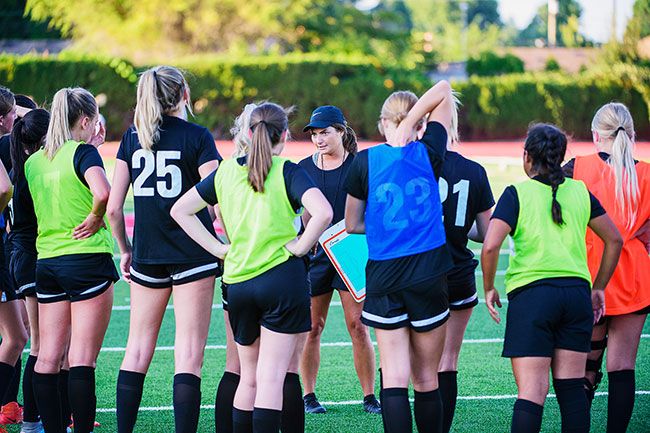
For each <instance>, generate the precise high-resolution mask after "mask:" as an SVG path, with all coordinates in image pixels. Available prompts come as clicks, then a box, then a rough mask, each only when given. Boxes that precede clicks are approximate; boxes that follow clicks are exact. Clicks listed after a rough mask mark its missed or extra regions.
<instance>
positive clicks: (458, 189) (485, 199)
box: [438, 151, 494, 281]
mask: <svg viewBox="0 0 650 433" xmlns="http://www.w3.org/2000/svg"><path fill="white" fill-rule="evenodd" d="M438 182H439V184H440V200H441V201H442V210H443V214H444V220H445V233H446V235H447V244H448V245H449V251H450V252H451V256H452V258H453V259H454V269H452V270H451V271H450V272H449V274H448V275H447V279H448V280H453V281H457V280H458V281H460V280H462V281H465V280H467V279H470V278H471V279H474V270H475V269H476V266H478V261H477V260H475V259H474V253H472V251H471V250H470V249H469V248H467V241H468V239H467V234H468V233H469V231H470V229H471V228H472V225H473V224H474V221H475V220H476V215H478V214H479V213H481V212H485V211H487V210H489V209H490V208H492V206H494V196H493V195H492V189H491V188H490V182H489V180H488V177H487V173H486V172H485V169H484V168H483V167H482V166H481V165H480V164H478V163H477V162H474V161H471V160H469V159H467V158H465V157H463V156H462V155H460V154H459V153H457V152H450V151H447V153H446V154H445V162H444V165H443V166H442V176H441V178H440V180H439V181H438Z"/></svg>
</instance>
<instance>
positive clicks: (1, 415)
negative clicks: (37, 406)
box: [0, 401, 23, 425]
mask: <svg viewBox="0 0 650 433" xmlns="http://www.w3.org/2000/svg"><path fill="white" fill-rule="evenodd" d="M21 422H23V408H22V407H20V405H19V404H18V403H16V402H15V401H12V402H11V403H7V404H5V405H4V406H2V408H1V409H0V424H2V425H9V424H20V423H21Z"/></svg>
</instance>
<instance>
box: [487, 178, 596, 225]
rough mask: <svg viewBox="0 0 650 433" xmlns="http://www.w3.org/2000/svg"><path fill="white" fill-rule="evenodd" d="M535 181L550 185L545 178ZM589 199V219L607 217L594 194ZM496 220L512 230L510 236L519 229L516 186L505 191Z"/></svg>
mask: <svg viewBox="0 0 650 433" xmlns="http://www.w3.org/2000/svg"><path fill="white" fill-rule="evenodd" d="M533 179H534V180H536V181H538V182H542V183H544V184H546V185H549V184H550V183H549V181H548V178H547V177H545V176H541V175H540V176H535V177H534V178H533ZM589 199H590V201H591V213H590V216H589V219H590V220H592V219H594V218H597V217H599V216H601V215H605V213H606V212H605V209H604V208H603V206H602V205H601V204H600V202H599V201H598V199H597V198H596V197H595V196H594V195H593V194H592V193H589ZM548 213H549V218H550V214H551V209H549V210H548ZM494 218H498V219H500V220H502V221H504V222H506V223H507V224H508V225H509V226H510V228H511V229H512V230H511V231H510V234H511V235H512V234H514V232H515V229H516V228H517V221H518V220H519V196H518V195H517V190H516V189H515V187H514V186H512V185H510V186H508V187H506V189H505V190H504V191H503V194H502V195H501V198H499V202H498V203H497V207H496V209H494V213H493V214H492V219H494Z"/></svg>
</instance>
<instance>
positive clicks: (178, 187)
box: [117, 116, 221, 263]
mask: <svg viewBox="0 0 650 433" xmlns="http://www.w3.org/2000/svg"><path fill="white" fill-rule="evenodd" d="M117 158H118V159H121V160H123V161H125V162H126V163H127V165H128V167H129V171H130V174H131V183H132V185H133V199H134V212H135V227H134V234H133V238H134V239H133V244H134V246H133V248H134V258H135V259H137V260H138V261H140V262H142V263H185V262H191V261H194V260H196V259H197V258H202V257H204V256H205V254H206V252H205V251H204V250H203V249H202V248H201V247H199V246H198V244H196V243H195V242H194V241H193V240H191V239H190V238H189V237H188V236H187V234H185V232H184V231H183V230H182V229H181V228H180V227H179V226H178V224H176V222H175V221H174V220H173V219H172V217H171V216H170V214H169V211H170V210H171V207H172V206H173V205H174V203H175V202H176V200H177V199H178V198H179V197H180V196H181V195H183V194H184V193H185V192H187V191H188V190H189V189H191V188H192V187H193V186H194V185H196V184H197V183H198V182H199V181H200V180H201V176H200V174H199V167H200V166H201V165H203V164H205V163H206V162H209V161H213V160H220V159H221V157H220V156H219V154H218V152H217V150H216V148H215V145H214V140H213V138H212V135H211V134H210V132H209V131H208V130H207V129H206V128H204V127H202V126H199V125H196V124H193V123H190V122H186V121H185V120H183V119H180V118H177V117H172V116H163V120H162V123H161V125H160V139H159V140H158V141H157V142H156V143H155V144H154V146H153V149H152V150H151V151H149V150H146V149H143V148H142V147H141V145H140V142H139V141H138V135H137V132H136V130H135V127H131V128H129V129H128V130H127V131H126V133H125V134H124V136H123V137H122V142H121V143H120V149H119V151H118V154H117ZM197 216H198V217H199V219H200V220H201V222H202V223H203V224H204V225H205V226H206V227H207V228H208V229H209V230H210V231H213V228H212V223H211V220H210V217H209V214H208V211H207V209H203V210H202V211H201V212H199V213H198V214H197Z"/></svg>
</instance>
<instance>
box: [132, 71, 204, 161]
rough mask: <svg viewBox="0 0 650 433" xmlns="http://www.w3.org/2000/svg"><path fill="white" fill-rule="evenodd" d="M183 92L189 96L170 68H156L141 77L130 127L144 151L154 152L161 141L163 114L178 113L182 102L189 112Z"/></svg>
mask: <svg viewBox="0 0 650 433" xmlns="http://www.w3.org/2000/svg"><path fill="white" fill-rule="evenodd" d="M186 90H187V93H188V94H189V92H190V88H189V86H188V85H187V81H185V77H184V76H183V74H182V73H181V72H180V71H179V70H178V69H176V68H174V67H173V66H156V67H153V68H150V69H147V70H146V71H144V72H143V73H142V75H140V79H139V80H138V92H137V102H136V105H135V116H134V118H133V124H134V125H135V130H136V131H137V133H138V141H140V146H142V148H143V149H146V150H151V149H153V146H154V144H156V142H157V141H158V140H159V139H160V125H161V124H162V116H163V114H169V113H171V112H174V111H176V110H178V109H179V108H181V104H184V103H185V104H186V108H187V109H188V110H189V112H190V113H192V109H191V107H190V105H189V101H187V102H186V101H184V100H183V95H184V93H185V91H186Z"/></svg>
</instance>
